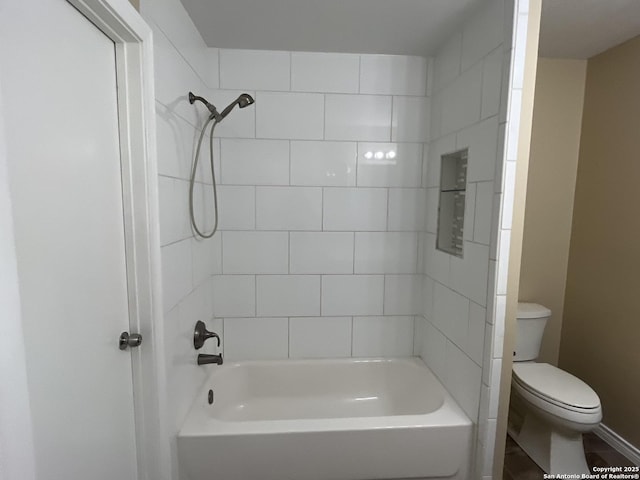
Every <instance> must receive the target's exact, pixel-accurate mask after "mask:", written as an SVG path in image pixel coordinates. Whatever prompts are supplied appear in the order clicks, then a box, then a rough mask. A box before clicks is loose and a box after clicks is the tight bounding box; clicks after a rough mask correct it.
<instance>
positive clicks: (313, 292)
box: [256, 275, 320, 317]
mask: <svg viewBox="0 0 640 480" xmlns="http://www.w3.org/2000/svg"><path fill="white" fill-rule="evenodd" d="M257 287H258V291H257V294H256V298H257V304H258V310H257V311H258V315H261V316H265V317H275V316H287V317H295V316H300V317H309V316H318V315H320V277H319V276H315V275H265V276H258V277H257Z"/></svg>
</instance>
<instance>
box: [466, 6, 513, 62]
mask: <svg viewBox="0 0 640 480" xmlns="http://www.w3.org/2000/svg"><path fill="white" fill-rule="evenodd" d="M503 6H504V0H488V1H487V2H484V3H483V5H482V8H481V9H480V10H479V11H477V13H476V14H475V15H474V16H473V17H472V18H471V19H470V20H469V21H467V23H466V24H465V26H464V29H463V32H462V61H461V65H462V70H463V71H464V70H466V69H467V68H469V67H470V66H471V65H473V64H474V63H476V62H477V61H478V60H480V59H481V58H482V57H484V56H485V55H487V54H488V53H489V52H491V51H492V50H493V49H495V48H496V47H497V46H498V45H500V44H501V43H502V40H503V38H502V34H503V26H504V21H503V19H504V9H503Z"/></svg>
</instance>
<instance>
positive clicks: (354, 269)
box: [351, 232, 356, 275]
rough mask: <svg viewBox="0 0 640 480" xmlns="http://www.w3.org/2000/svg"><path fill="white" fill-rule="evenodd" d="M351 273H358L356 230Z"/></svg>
mask: <svg viewBox="0 0 640 480" xmlns="http://www.w3.org/2000/svg"><path fill="white" fill-rule="evenodd" d="M351 273H352V275H355V274H356V232H353V258H352V261H351Z"/></svg>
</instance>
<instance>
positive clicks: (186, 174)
mask: <svg viewBox="0 0 640 480" xmlns="http://www.w3.org/2000/svg"><path fill="white" fill-rule="evenodd" d="M194 137H195V129H194V127H193V125H191V124H190V123H189V122H187V121H186V120H185V119H183V118H182V117H180V116H178V115H176V114H175V113H174V112H172V111H171V110H170V109H168V108H166V107H165V106H164V105H162V104H161V103H160V102H156V141H157V143H158V148H157V155H158V174H160V175H166V176H168V177H173V178H181V179H183V180H189V178H190V175H191V159H192V158H193V152H194V142H195V141H196V139H195V138H194ZM203 151H204V150H203ZM207 152H208V145H207ZM219 152H220V145H219V140H218V139H215V144H214V160H215V166H216V175H217V174H219V173H220V155H219ZM202 158H205V157H204V156H203V157H202ZM201 163H205V164H206V166H207V167H208V166H209V161H208V153H207V161H206V162H201ZM207 171H208V172H209V171H210V169H209V170H207ZM210 175H211V174H210V173H209V174H208V175H207V181H208V182H209V183H211V177H210ZM218 178H219V177H218ZM200 181H202V178H201V177H200Z"/></svg>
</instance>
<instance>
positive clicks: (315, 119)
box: [255, 92, 324, 140]
mask: <svg viewBox="0 0 640 480" xmlns="http://www.w3.org/2000/svg"><path fill="white" fill-rule="evenodd" d="M255 108H256V137H258V138H282V139H285V138H286V139H291V140H294V139H298V140H317V139H321V138H323V137H324V95H320V94H317V93H276V92H258V94H257V96H256V103H255Z"/></svg>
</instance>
